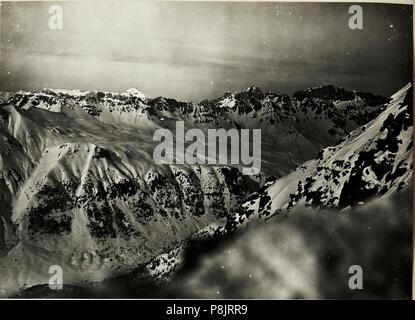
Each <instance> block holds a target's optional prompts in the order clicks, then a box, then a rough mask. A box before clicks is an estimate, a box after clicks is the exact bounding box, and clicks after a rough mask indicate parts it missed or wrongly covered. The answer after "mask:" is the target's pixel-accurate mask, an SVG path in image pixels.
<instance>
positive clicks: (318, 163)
mask: <svg viewBox="0 0 415 320" xmlns="http://www.w3.org/2000/svg"><path fill="white" fill-rule="evenodd" d="M412 95H413V93H412V86H411V84H408V85H407V86H405V87H404V88H402V89H401V90H400V91H398V92H397V93H395V94H394V95H393V96H392V97H391V102H390V103H389V105H388V106H387V108H386V110H385V111H383V112H382V113H381V114H380V115H379V116H378V117H377V118H376V119H374V120H372V121H371V122H369V123H368V124H366V125H363V126H362V127H361V128H358V129H356V130H354V131H353V132H351V133H350V134H348V135H347V136H346V137H345V138H343V139H342V140H341V141H340V142H339V143H338V144H337V145H335V146H333V147H328V148H326V149H323V150H322V151H321V152H320V153H319V155H318V157H317V159H315V160H311V161H308V162H306V163H304V164H303V165H301V166H300V167H298V168H297V169H296V170H295V171H294V172H292V173H290V174H289V175H287V176H285V177H283V178H281V179H277V180H276V181H273V182H269V183H268V184H267V185H266V186H264V187H263V188H262V190H260V191H259V192H258V193H255V194H252V195H251V196H250V197H249V200H248V201H246V202H245V203H244V204H243V205H242V206H241V208H240V209H239V210H238V212H237V213H236V214H235V216H233V218H230V219H228V223H227V226H226V228H227V229H228V230H234V229H235V228H238V227H240V226H241V225H243V224H246V223H247V221H249V220H250V219H253V218H254V217H255V218H258V217H260V218H266V217H270V216H272V215H275V214H277V213H279V212H283V211H285V210H287V209H290V208H292V207H294V206H297V205H305V206H312V207H317V208H321V207H325V208H336V207H338V208H347V207H349V206H353V205H358V204H362V203H364V202H365V201H367V200H370V198H371V197H373V196H382V197H388V196H389V195H391V194H393V193H394V192H396V191H399V190H400V189H402V188H405V187H406V186H408V185H411V184H412V183H413V181H412V180H413V111H412V110H413V109H412Z"/></svg>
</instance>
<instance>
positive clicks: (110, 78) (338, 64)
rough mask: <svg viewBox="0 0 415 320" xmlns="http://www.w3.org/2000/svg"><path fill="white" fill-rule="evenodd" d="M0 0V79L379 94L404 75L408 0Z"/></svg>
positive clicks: (58, 84) (23, 83)
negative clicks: (355, 12) (354, 10)
mask: <svg viewBox="0 0 415 320" xmlns="http://www.w3.org/2000/svg"><path fill="white" fill-rule="evenodd" d="M52 4H55V3H53V2H50V3H49V2H41V3H39V2H26V3H16V2H14V3H5V2H3V3H2V6H1V66H0V90H3V91H6V90H7V91H15V90H20V89H23V90H38V89H41V88H44V87H51V88H70V89H71V88H72V89H74V88H78V89H84V90H91V89H96V90H105V91H118V92H122V91H124V90H126V89H128V88H137V89H138V90H140V91H142V92H144V93H146V94H148V95H150V96H167V97H173V98H176V99H181V100H193V101H200V100H203V99H205V98H214V97H218V96H220V95H222V94H223V93H224V92H225V91H228V90H230V91H237V90H242V89H245V88H246V87H248V86H251V85H256V86H259V87H261V88H262V89H263V91H274V92H276V93H287V94H290V95H291V94H292V93H293V92H294V91H296V90H298V89H303V88H306V87H311V86H318V85H322V84H326V83H333V84H335V85H339V86H343V87H346V88H350V89H359V90H367V91H372V92H375V93H381V94H384V95H390V94H392V93H393V92H394V91H396V90H397V89H399V88H400V87H402V86H403V85H405V84H406V83H407V82H409V81H410V79H411V74H412V64H411V63H412V62H411V61H412V46H411V44H412V7H409V6H401V5H379V4H364V5H362V7H363V23H364V29H363V30H351V29H349V27H348V19H349V17H350V14H349V13H348V8H349V6H350V4H347V3H337V4H325V3H320V4H318V3H308V4H307V3H302V4H301V3H297V4H287V3H285V4H284V3H235V2H233V3H232V2H230V3H218V2H141V3H137V2H129V1H117V2H115V1H114V2H104V1H92V2H87V3H81V2H58V4H59V5H61V6H62V8H63V30H50V29H49V26H48V20H49V17H50V14H49V13H48V9H49V7H50V5H52Z"/></svg>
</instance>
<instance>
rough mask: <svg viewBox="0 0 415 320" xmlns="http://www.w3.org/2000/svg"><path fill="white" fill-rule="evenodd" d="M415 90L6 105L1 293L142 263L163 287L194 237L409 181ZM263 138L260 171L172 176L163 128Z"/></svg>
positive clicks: (357, 198)
mask: <svg viewBox="0 0 415 320" xmlns="http://www.w3.org/2000/svg"><path fill="white" fill-rule="evenodd" d="M411 90H412V88H411V85H407V86H406V87H404V88H403V89H402V90H400V91H399V92H397V93H396V94H395V95H393V96H392V97H391V98H390V99H389V98H383V97H381V96H377V95H373V94H370V93H362V92H357V91H348V90H345V89H342V88H336V87H334V86H323V87H318V88H311V89H307V90H303V91H298V92H296V93H295V94H294V95H293V97H292V98H290V97H288V96H286V95H283V94H274V93H265V94H264V93H262V91H261V90H260V89H259V88H257V87H250V88H248V89H247V90H245V91H242V92H237V93H230V92H227V93H225V94H224V95H223V96H222V97H220V98H218V99H215V100H204V101H202V102H200V103H192V102H179V101H176V100H174V99H168V98H162V97H158V98H151V97H148V96H146V95H144V94H143V93H141V92H139V91H138V90H135V89H129V90H127V91H126V92H125V93H121V94H118V93H110V92H98V91H93V92H84V91H78V90H55V89H44V90H42V91H40V92H18V93H1V94H0V173H1V175H0V218H1V220H0V250H1V251H0V252H1V253H0V270H1V272H0V283H1V285H0V295H1V296H8V295H10V294H13V293H15V292H16V291H17V290H19V289H21V288H27V287H30V286H33V285H37V284H43V283H47V281H48V279H49V276H50V275H49V274H48V268H49V266H50V265H56V264H58V265H61V266H62V267H63V269H64V275H65V276H64V277H65V280H64V281H65V284H66V283H68V284H71V283H75V284H79V283H82V282H83V281H100V280H103V279H105V278H108V277H113V276H116V275H118V274H123V273H126V272H128V271H131V270H134V269H135V268H137V266H141V267H143V266H144V269H145V270H146V271H145V272H148V274H149V275H150V276H152V277H154V278H160V277H164V276H166V275H167V274H169V273H170V272H171V271H173V270H174V269H175V268H176V267H177V265H178V264H179V262H180V252H181V251H182V249H183V248H184V247H185V243H186V241H187V240H188V239H190V238H195V237H196V238H197V237H206V236H208V237H210V236H212V235H214V234H218V233H222V234H223V233H226V232H232V231H234V230H236V229H240V228H241V226H243V225H246V224H247V222H249V221H251V220H253V219H257V218H270V217H271V216H273V215H276V214H278V213H281V212H285V211H286V210H290V209H291V208H293V207H295V206H299V205H310V206H313V207H338V208H344V209H346V210H347V208H348V207H349V206H352V205H355V204H358V203H362V202H365V201H367V199H369V198H370V197H373V196H375V195H381V196H384V197H387V196H389V195H391V194H393V193H395V192H397V191H398V190H401V189H403V188H405V187H406V186H408V185H410V184H411V183H412V172H413V168H412V161H413V160H412V141H413V138H412V136H413V127H412V121H413V115H412V100H411V99H412V93H411ZM178 120H182V121H184V122H185V126H186V128H195V127H197V128H200V129H202V130H207V129H208V128H225V129H227V128H238V129H241V128H249V129H253V128H260V129H261V130H262V160H263V165H262V172H261V173H260V174H259V175H257V176H255V177H247V176H243V175H242V174H241V172H240V168H239V167H238V166H208V165H163V166H157V165H155V164H154V162H153V159H152V152H153V148H154V146H155V144H154V142H153V140H152V135H153V132H154V131H155V130H157V129H158V128H174V125H175V122H176V121H178Z"/></svg>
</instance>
